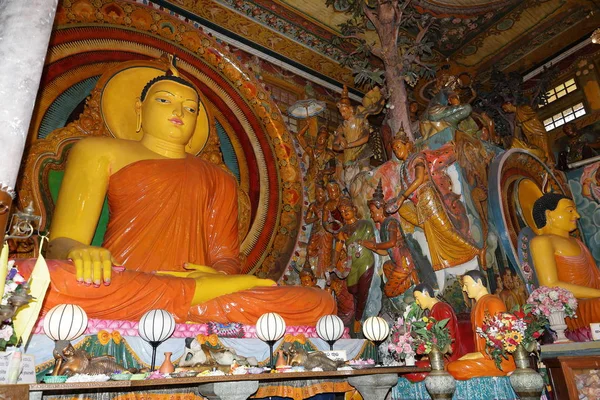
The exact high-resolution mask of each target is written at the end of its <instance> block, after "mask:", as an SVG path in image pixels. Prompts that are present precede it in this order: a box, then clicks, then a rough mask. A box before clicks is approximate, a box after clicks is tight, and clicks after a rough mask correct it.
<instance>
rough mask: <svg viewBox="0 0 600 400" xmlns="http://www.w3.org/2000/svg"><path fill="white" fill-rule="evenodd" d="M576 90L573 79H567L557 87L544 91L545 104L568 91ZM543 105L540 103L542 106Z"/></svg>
mask: <svg viewBox="0 0 600 400" xmlns="http://www.w3.org/2000/svg"><path fill="white" fill-rule="evenodd" d="M576 90H577V84H576V83H575V79H573V78H571V79H569V80H568V81H566V82H564V83H561V84H560V85H558V86H557V87H555V88H554V89H552V90H549V91H547V92H546V104H550V103H552V102H553V101H556V100H558V99H560V98H561V97H563V96H566V95H567V94H569V93H572V92H574V91H576ZM543 106H544V105H540V107H543Z"/></svg>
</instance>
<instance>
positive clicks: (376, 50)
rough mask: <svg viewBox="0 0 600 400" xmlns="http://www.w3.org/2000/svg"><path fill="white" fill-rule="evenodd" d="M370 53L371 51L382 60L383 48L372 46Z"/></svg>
mask: <svg viewBox="0 0 600 400" xmlns="http://www.w3.org/2000/svg"><path fill="white" fill-rule="evenodd" d="M371 53H373V55H374V56H375V57H377V58H379V59H380V60H383V50H382V49H381V47H372V48H371Z"/></svg>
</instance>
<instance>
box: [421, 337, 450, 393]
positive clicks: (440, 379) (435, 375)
mask: <svg viewBox="0 0 600 400" xmlns="http://www.w3.org/2000/svg"><path fill="white" fill-rule="evenodd" d="M429 362H430V363H431V372H430V373H429V375H427V378H425V387H426V388H427V391H428V392H429V395H430V396H431V398H432V399H433V400H438V399H452V396H453V394H454V391H455V390H456V382H455V381H454V377H453V376H452V375H450V374H449V373H447V372H446V371H445V370H444V353H442V352H441V351H440V350H439V349H438V348H437V347H436V346H433V348H432V349H431V352H430V353H429Z"/></svg>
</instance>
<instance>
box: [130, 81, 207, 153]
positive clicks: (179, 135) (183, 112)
mask: <svg viewBox="0 0 600 400" xmlns="http://www.w3.org/2000/svg"><path fill="white" fill-rule="evenodd" d="M141 113H142V128H143V130H144V134H147V135H150V136H154V137H156V138H158V139H162V140H166V141H168V142H170V143H175V144H181V145H185V144H187V142H188V141H189V140H190V138H191V137H192V135H193V133H194V130H195V128H196V119H197V117H198V94H197V93H196V91H195V90H194V89H192V88H191V87H188V86H185V85H182V84H180V83H177V82H174V81H170V80H164V81H159V82H157V83H155V84H154V85H152V86H151V87H150V89H149V90H148V93H147V94H146V98H145V99H144V102H143V103H142V108H141Z"/></svg>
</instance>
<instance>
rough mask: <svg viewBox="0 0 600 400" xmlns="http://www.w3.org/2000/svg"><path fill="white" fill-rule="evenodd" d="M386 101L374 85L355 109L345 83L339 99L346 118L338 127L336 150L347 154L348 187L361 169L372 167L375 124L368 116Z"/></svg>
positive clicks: (378, 110)
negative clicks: (372, 125)
mask: <svg viewBox="0 0 600 400" xmlns="http://www.w3.org/2000/svg"><path fill="white" fill-rule="evenodd" d="M384 104H385V99H384V98H383V96H382V95H381V92H380V90H379V88H378V87H375V88H374V89H372V90H371V91H369V92H368V93H367V94H366V95H365V97H364V98H363V101H362V106H358V107H356V109H355V108H354V107H353V106H352V103H351V102H350V97H349V96H348V88H347V87H346V86H345V85H344V90H343V91H342V97H341V98H340V100H339V101H338V103H337V107H338V110H339V111H340V114H341V116H342V118H343V119H344V122H342V123H341V124H340V126H339V127H338V128H337V129H336V131H335V138H334V141H333V150H335V151H339V152H343V154H344V156H343V160H344V162H343V167H344V185H345V187H346V188H347V189H349V188H350V184H351V183H352V180H353V179H354V177H355V176H356V175H357V174H358V173H359V172H361V171H363V170H367V169H369V162H370V158H371V156H372V155H373V150H372V149H371V147H370V145H369V137H370V135H371V131H372V128H371V126H370V125H369V121H368V120H367V117H368V116H369V115H372V114H377V113H379V112H381V110H382V109H383V105H384Z"/></svg>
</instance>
